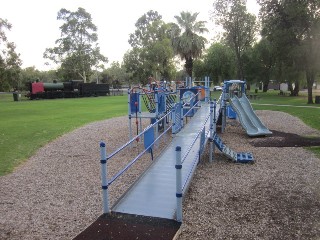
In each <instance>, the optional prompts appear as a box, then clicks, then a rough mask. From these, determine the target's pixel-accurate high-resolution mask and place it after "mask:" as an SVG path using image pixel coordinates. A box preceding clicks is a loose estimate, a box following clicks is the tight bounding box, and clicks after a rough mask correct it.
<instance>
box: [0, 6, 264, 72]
mask: <svg viewBox="0 0 320 240" xmlns="http://www.w3.org/2000/svg"><path fill="white" fill-rule="evenodd" d="M212 3H213V0H113V1H102V0H27V1H24V0H0V6H1V7H0V18H2V19H7V20H8V21H9V22H10V23H11V24H12V29H11V31H10V32H7V37H8V38H9V41H11V42H14V43H15V44H16V46H17V48H16V51H17V52H18V53H20V54H21V59H22V61H23V65H22V67H23V68H25V67H30V66H35V67H36V68H37V69H39V70H48V69H54V68H55V66H54V65H50V66H45V65H44V63H45V59H43V53H44V51H45V49H46V48H48V47H50V48H51V47H54V46H55V44H54V42H55V40H57V39H58V38H59V37H60V33H61V32H60V30H59V27H60V26H61V25H62V22H61V21H58V20H57V13H58V11H59V10H60V9H61V8H66V9H67V10H70V11H76V10H77V9H78V8H79V7H82V8H84V9H85V10H86V11H87V12H88V13H90V14H91V16H92V19H93V20H92V21H93V23H94V24H95V25H96V26H97V27H98V38H99V40H98V43H99V46H100V49H101V53H102V54H103V55H104V56H106V57H108V59H109V63H111V62H113V61H120V62H121V61H122V57H123V54H124V53H125V52H126V51H127V50H128V49H130V45H129V44H128V39H129V34H130V33H133V32H134V30H135V26H134V24H135V22H136V21H137V20H138V18H139V17H141V16H142V15H143V14H144V13H146V12H148V11H149V10H155V11H158V13H159V14H161V15H162V17H163V20H164V21H165V22H175V19H174V16H175V15H179V14H180V12H182V11H189V12H192V13H194V12H199V15H198V20H201V21H207V25H206V27H207V28H208V30H209V31H210V33H209V34H208V36H206V37H207V38H209V39H212V38H213V37H214V24H213V22H212V21H211V20H210V11H211V10H212ZM257 9H258V7H257V4H256V3H255V0H248V10H249V11H250V12H252V13H254V12H257V11H258V10H257Z"/></svg>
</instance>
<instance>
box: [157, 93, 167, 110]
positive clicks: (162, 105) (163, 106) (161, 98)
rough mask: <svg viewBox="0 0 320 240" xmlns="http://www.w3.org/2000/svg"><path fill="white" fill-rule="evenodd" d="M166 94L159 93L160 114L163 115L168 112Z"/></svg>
mask: <svg viewBox="0 0 320 240" xmlns="http://www.w3.org/2000/svg"><path fill="white" fill-rule="evenodd" d="M165 99H166V96H165V92H158V112H159V114H162V113H164V112H165V111H166V102H165Z"/></svg>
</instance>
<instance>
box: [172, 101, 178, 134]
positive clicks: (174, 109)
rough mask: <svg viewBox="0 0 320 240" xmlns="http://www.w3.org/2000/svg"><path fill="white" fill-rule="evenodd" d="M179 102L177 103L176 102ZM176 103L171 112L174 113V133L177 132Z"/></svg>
mask: <svg viewBox="0 0 320 240" xmlns="http://www.w3.org/2000/svg"><path fill="white" fill-rule="evenodd" d="M176 104H177V103H176ZM176 104H174V105H173V108H172V111H171V114H172V118H171V119H172V134H175V133H176V127H177V125H176Z"/></svg>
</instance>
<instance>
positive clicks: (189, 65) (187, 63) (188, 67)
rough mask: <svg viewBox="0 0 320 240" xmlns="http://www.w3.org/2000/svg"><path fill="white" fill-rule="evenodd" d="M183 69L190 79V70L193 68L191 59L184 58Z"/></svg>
mask: <svg viewBox="0 0 320 240" xmlns="http://www.w3.org/2000/svg"><path fill="white" fill-rule="evenodd" d="M184 67H185V68H186V72H187V74H188V75H189V77H191V78H192V68H193V59H192V57H188V58H186V62H185V65H184Z"/></svg>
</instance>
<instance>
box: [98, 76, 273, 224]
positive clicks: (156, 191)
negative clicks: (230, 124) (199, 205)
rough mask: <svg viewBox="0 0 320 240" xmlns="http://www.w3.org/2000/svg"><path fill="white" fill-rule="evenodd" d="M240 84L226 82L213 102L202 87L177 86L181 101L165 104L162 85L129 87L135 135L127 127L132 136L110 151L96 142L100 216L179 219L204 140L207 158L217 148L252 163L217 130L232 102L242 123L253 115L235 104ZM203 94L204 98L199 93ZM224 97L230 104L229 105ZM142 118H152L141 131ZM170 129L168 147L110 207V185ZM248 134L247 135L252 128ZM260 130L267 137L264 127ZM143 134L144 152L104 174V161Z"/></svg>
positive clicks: (235, 158)
mask: <svg viewBox="0 0 320 240" xmlns="http://www.w3.org/2000/svg"><path fill="white" fill-rule="evenodd" d="M206 81H208V84H209V79H206ZM235 84H237V85H239V86H240V91H239V90H236V89H235V88H233V87H232V86H235ZM244 86H245V82H243V81H239V80H232V81H226V82H225V85H224V90H223V92H222V94H221V96H220V98H219V99H218V100H214V101H209V99H210V97H209V94H208V93H209V91H208V88H206V87H205V88H184V89H177V91H176V92H174V93H175V94H177V95H179V99H180V100H179V102H176V99H177V98H178V97H173V98H172V99H175V102H171V103H170V104H167V99H166V98H167V96H170V94H168V95H166V94H167V93H166V92H165V90H163V89H154V90H153V91H151V90H148V91H145V90H142V89H141V88H136V89H135V90H133V91H132V90H129V91H128V105H129V111H128V112H129V126H131V120H132V118H133V117H136V120H137V121H136V125H137V134H136V136H135V137H132V134H133V133H132V132H133V131H132V129H130V127H129V131H130V136H131V138H130V140H129V141H128V142H127V143H126V144H124V145H123V146H121V147H120V148H119V149H117V150H116V151H114V152H113V153H111V154H109V155H107V152H106V144H105V143H104V142H101V143H100V155H101V161H100V162H101V179H102V195H103V214H104V215H105V216H106V217H108V214H110V213H120V214H130V215H136V216H149V217H154V218H161V219H168V220H175V221H177V222H179V223H182V221H183V216H182V198H183V196H184V195H185V194H186V192H187V190H188V187H189V185H190V182H191V179H192V177H193V174H194V172H195V170H196V167H197V165H198V163H199V161H200V159H201V156H202V154H203V152H204V149H205V147H206V145H207V142H209V162H212V161H213V160H214V152H215V147H217V148H218V149H219V150H220V151H221V152H222V153H223V154H224V155H225V156H226V157H228V158H229V159H231V160H232V161H234V162H238V163H252V162H253V161H254V158H253V156H252V153H247V152H239V153H238V152H235V151H233V150H231V149H230V148H229V147H228V146H227V145H225V144H224V143H223V141H222V139H221V138H220V137H219V135H218V134H217V132H216V125H217V124H218V120H219V118H220V120H221V122H222V127H221V130H222V132H223V131H224V130H225V127H226V117H227V108H228V107H230V106H231V107H232V108H234V109H235V111H236V112H237V114H238V116H239V117H238V119H239V120H240V121H241V119H242V118H246V119H247V118H248V119H249V120H250V121H251V118H252V117H253V114H252V113H250V114H247V115H244V113H243V111H245V110H247V108H248V107H247V106H245V107H243V106H242V105H241V104H240V105H236V104H234V102H237V101H239V102H240V100H239V99H241V98H242V97H244V96H245V93H244V90H243V89H244ZM202 89H204V91H202ZM138 90H139V91H138ZM236 91H238V92H236ZM203 92H204V96H203V95H201V94H203ZM148 94H150V95H151V94H153V96H152V97H150V96H148ZM143 97H145V99H147V100H148V101H149V102H148V101H144V103H145V104H146V105H148V106H149V107H147V109H148V111H149V113H147V114H146V113H142V111H141V109H142V108H141V103H142V102H141V101H140V99H142V98H143ZM170 101H172V100H170ZM228 101H229V105H228V104H227V102H228ZM249 104H250V103H249ZM169 106H170V107H169ZM241 107H242V108H241ZM239 109H240V110H239ZM144 117H145V118H150V119H151V122H150V125H149V126H148V127H147V128H146V129H144V130H143V131H140V130H141V127H140V129H139V128H138V119H139V118H140V119H141V118H144ZM187 117H189V118H190V121H189V122H188V123H187V124H184V122H185V119H186V118H187ZM166 119H168V121H166ZM248 119H247V120H248ZM140 122H141V121H140ZM163 122H166V126H164V127H163V129H162V130H161V131H162V132H161V131H159V124H162V123H163ZM243 122H244V123H242V125H245V126H247V125H248V126H251V125H249V123H248V121H243ZM248 128H249V127H248ZM245 129H246V128H245ZM261 129H262V128H261ZM261 129H258V130H259V131H258V133H259V134H261V133H262V130H261ZM169 130H171V132H172V136H173V137H172V142H171V143H170V145H168V146H167V147H166V148H165V150H164V151H162V153H161V155H160V156H158V157H157V158H156V159H154V161H153V162H152V164H151V165H150V166H149V168H148V169H147V170H146V171H145V172H144V173H143V174H142V175H141V176H140V177H139V178H138V180H137V181H136V182H135V183H134V184H133V185H132V186H131V187H130V188H129V189H128V190H127V191H126V192H125V193H124V194H123V196H122V197H120V199H118V201H117V202H116V203H115V204H114V205H113V206H111V207H110V206H109V200H108V199H109V196H108V188H109V187H110V186H111V185H112V183H113V182H115V181H116V180H117V179H118V178H119V177H120V176H121V175H122V174H124V173H125V172H126V171H127V170H128V169H129V168H130V167H131V166H132V165H133V164H135V163H136V162H137V161H138V160H139V159H140V158H141V157H142V156H143V155H144V154H145V153H147V152H151V155H152V149H153V148H154V147H156V143H157V142H158V141H159V139H160V138H161V137H162V136H163V135H164V134H166V133H167V132H168V131H169ZM263 130H264V129H263ZM249 133H250V134H251V132H249ZM264 133H266V134H265V135H268V133H267V131H265V132H264ZM248 135H249V134H248ZM249 136H250V135H249ZM253 136H257V135H253ZM142 138H143V139H144V150H143V151H141V152H140V153H139V154H138V155H137V156H136V157H134V158H133V159H132V160H131V161H130V162H129V164H128V165H127V166H125V167H124V168H123V169H122V170H120V171H119V172H118V173H116V174H115V175H114V176H112V177H108V176H107V162H108V161H110V160H112V159H113V158H114V157H115V156H116V155H117V154H118V153H119V152H120V151H122V150H123V149H125V148H127V147H130V145H131V144H132V143H133V142H135V141H137V140H139V139H142ZM152 159H153V157H152Z"/></svg>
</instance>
